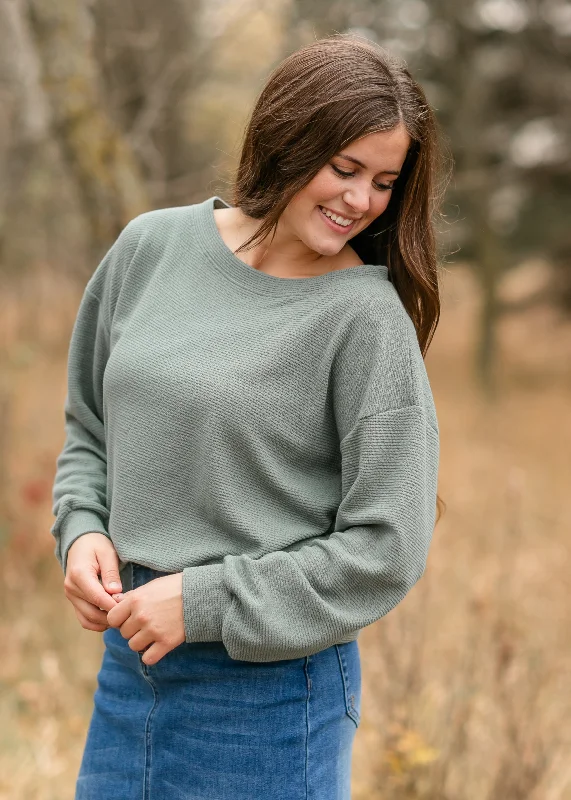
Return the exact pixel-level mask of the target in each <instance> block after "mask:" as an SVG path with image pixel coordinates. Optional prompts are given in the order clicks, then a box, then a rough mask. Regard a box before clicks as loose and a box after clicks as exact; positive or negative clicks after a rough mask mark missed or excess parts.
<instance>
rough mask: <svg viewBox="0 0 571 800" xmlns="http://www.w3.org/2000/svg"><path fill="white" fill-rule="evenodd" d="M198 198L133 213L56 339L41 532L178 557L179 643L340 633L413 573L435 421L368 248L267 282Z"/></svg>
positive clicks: (170, 559)
mask: <svg viewBox="0 0 571 800" xmlns="http://www.w3.org/2000/svg"><path fill="white" fill-rule="evenodd" d="M226 205H227V204H226V203H225V202H224V201H223V200H222V199H221V198H219V197H217V196H213V197H210V198H208V199H207V200H205V201H204V202H202V203H196V204H193V205H187V206H180V207H175V208H166V209H159V210H155V211H150V212H147V213H144V214H141V215H140V216H138V217H136V218H135V219H133V220H132V221H131V222H130V223H129V224H128V225H127V226H126V227H125V228H124V230H123V231H122V233H121V234H120V235H119V237H118V239H117V241H116V242H115V243H114V244H113V246H112V247H111V248H110V250H109V251H108V252H107V254H106V255H105V257H104V258H103V259H102V261H101V263H100V264H99V265H98V267H97V269H96V270H95V272H94V273H93V275H92V277H91V279H90V280H89V282H88V284H87V286H86V289H85V292H84V295H83V298H82V301H81V304H80V306H79V310H78V314H77V319H76V321H75V325H74V328H73V333H72V337H71V342H70V347H69V356H68V392H67V396H66V400H65V409H64V410H65V432H66V438H65V443H64V446H63V449H62V451H61V453H60V455H59V457H58V459H57V465H56V476H55V481H54V487H53V500H54V505H53V513H54V516H55V522H54V524H53V527H52V529H51V532H52V534H53V535H54V537H55V540H56V549H55V553H56V556H57V558H58V560H59V562H60V564H61V566H62V569H63V570H64V572H65V569H66V561H67V552H68V550H69V547H70V546H71V544H72V543H73V542H74V541H75V540H76V539H77V537H78V536H81V535H82V534H84V533H89V532H91V531H99V532H101V533H103V534H105V535H106V536H108V537H109V538H110V540H111V541H112V543H113V545H114V547H115V549H116V550H117V553H118V555H119V558H120V561H121V566H122V565H123V564H124V563H125V562H127V561H135V562H137V563H139V564H143V565H145V566H148V567H152V568H154V569H158V570H161V571H168V572H182V573H183V614H184V625H185V633H186V640H187V641H188V642H205V641H222V642H223V643H224V645H225V647H226V648H227V651H228V653H229V655H230V656H231V657H232V658H235V659H241V660H246V661H273V660H279V659H290V658H299V657H301V656H305V655H310V654H312V653H316V652H318V651H319V650H322V649H323V648H326V647H329V646H331V645H332V644H335V643H338V644H340V643H343V642H348V641H352V640H353V639H355V638H357V636H358V633H359V631H360V629H361V628H363V627H365V626H366V625H369V624H371V623H373V622H375V621H376V620H378V619H379V618H380V617H382V616H383V615H384V614H386V613H387V612H388V611H390V610H391V609H392V608H394V607H395V606H396V605H397V603H399V602H400V601H401V600H402V599H403V597H404V596H405V595H406V593H407V592H408V591H409V589H410V588H411V587H412V586H413V585H414V584H415V582H416V581H417V580H418V579H419V578H420V577H421V575H422V574H423V571H424V569H425V564H426V557H427V551H428V547H429V543H430V540H431V536H432V531H433V528H434V523H435V512H436V489H437V473H438V459H439V438H438V423H437V418H436V411H435V407H434V402H433V397H432V393H431V389H430V385H429V381H428V377H427V373H426V369H425V365H424V361H423V359H422V354H421V352H420V348H419V345H418V341H417V337H416V333H415V329H414V325H413V323H412V321H411V319H410V317H409V316H408V314H407V313H406V310H405V308H404V306H403V304H402V302H401V300H400V298H399V296H398V294H397V292H396V290H395V288H394V286H393V285H392V283H391V282H390V280H389V276H388V270H387V268H386V267H385V266H379V265H373V264H365V265H356V266H353V267H347V268H345V269H342V270H336V271H333V272H329V273H327V274H325V275H320V276H317V277H313V278H311V277H310V278H293V279H289V278H278V277H275V276H271V275H268V274H267V273H265V272H260V271H259V270H256V269H255V268H253V267H251V266H249V265H247V264H246V263H245V262H243V261H242V260H241V259H240V258H238V257H237V256H235V255H234V253H233V252H232V251H231V250H230V248H229V247H227V245H226V244H225V242H224V240H223V239H222V237H221V236H220V233H219V231H218V228H217V226H216V222H215V219H214V213H213V209H214V208H215V207H223V206H226Z"/></svg>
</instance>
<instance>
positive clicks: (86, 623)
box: [73, 606, 109, 633]
mask: <svg viewBox="0 0 571 800" xmlns="http://www.w3.org/2000/svg"><path fill="white" fill-rule="evenodd" d="M73 610H74V611H75V616H76V617H77V618H78V620H79V622H80V623H81V627H82V628H85V629H86V630H88V631H98V632H99V633H101V632H102V631H106V630H107V629H108V627H109V625H107V624H104V625H98V624H97V623H95V622H91V621H90V620H88V619H87V617H85V616H84V615H83V614H82V613H81V611H79V610H78V609H77V608H75V606H74V609H73Z"/></svg>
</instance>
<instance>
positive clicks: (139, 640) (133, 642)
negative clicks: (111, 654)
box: [121, 631, 153, 651]
mask: <svg viewBox="0 0 571 800" xmlns="http://www.w3.org/2000/svg"><path fill="white" fill-rule="evenodd" d="M121 634H123V631H121ZM125 638H127V637H125ZM152 643H153V637H152V636H151V634H149V633H147V632H145V631H138V632H137V633H136V634H135V635H134V636H131V638H130V639H129V642H128V644H129V647H130V648H131V650H137V651H140V650H144V649H145V647H148V646H149V645H151V644H152Z"/></svg>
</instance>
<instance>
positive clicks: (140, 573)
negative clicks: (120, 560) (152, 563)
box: [119, 561, 173, 592]
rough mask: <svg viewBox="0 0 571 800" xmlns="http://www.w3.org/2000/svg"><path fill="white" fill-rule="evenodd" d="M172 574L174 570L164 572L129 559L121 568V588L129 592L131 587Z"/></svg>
mask: <svg viewBox="0 0 571 800" xmlns="http://www.w3.org/2000/svg"><path fill="white" fill-rule="evenodd" d="M172 574H173V573H172V572H162V571H161V570H158V569H154V568H153V567H146V566H145V565H144V564H137V563H136V562H135V561H127V562H126V563H125V564H123V566H122V567H121V569H120V570H119V576H120V578H121V589H122V591H123V592H129V591H130V590H131V589H136V588H137V587H139V586H143V584H145V583H148V582H149V581H152V580H154V579H155V578H162V577H164V576H165V575H172Z"/></svg>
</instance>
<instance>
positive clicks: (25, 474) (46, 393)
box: [0, 266, 571, 800]
mask: <svg viewBox="0 0 571 800" xmlns="http://www.w3.org/2000/svg"><path fill="white" fill-rule="evenodd" d="M1 289H2V291H1V292H0V341H1V342H2V345H1V349H0V546H1V547H2V554H1V558H0V598H1V603H2V616H1V622H0V624H1V633H2V638H1V641H2V642H3V644H2V645H1V647H2V652H1V654H0V721H1V725H0V800H7V799H8V798H10V800H71V798H72V797H73V788H74V782H75V776H76V773H77V769H78V767H79V761H80V757H81V752H82V748H83V744H84V740H85V734H86V730H87V724H88V721H89V716H90V713H91V707H92V695H93V691H94V689H95V685H96V674H97V670H98V667H99V662H100V658H101V654H102V642H101V635H100V634H96V633H92V632H88V631H85V630H83V629H82V628H81V627H80V626H79V623H78V622H77V620H76V618H75V615H74V613H73V610H72V608H71V606H70V605H69V603H68V602H67V600H66V599H65V597H64V595H63V590H62V575H61V572H60V568H59V565H58V564H57V562H56V560H55V556H54V555H53V547H54V542H53V539H52V537H51V535H50V533H49V528H50V526H51V523H52V517H51V482H52V479H53V470H54V466H55V458H56V456H57V453H58V452H59V449H60V447H61V444H62V437H63V411H62V407H63V400H64V396H65V359H66V351H67V344H68V338H69V332H70V328H71V324H72V322H73V318H74V315H75V310H76V308H77V303H78V301H79V298H78V295H77V292H74V291H73V290H72V289H71V288H69V289H66V287H65V286H63V285H62V284H61V282H60V283H57V284H56V282H55V279H53V277H51V276H50V274H49V272H48V271H47V269H46V271H44V272H42V274H41V275H38V277H37V278H34V280H33V282H32V281H29V283H28V284H27V285H26V286H25V287H24V288H20V289H16V288H14V287H11V286H7V285H6V286H2V287H1ZM443 290H444V291H443V294H444V297H443V312H442V318H441V323H440V326H439V328H438V331H437V333H436V336H435V339H434V342H433V344H432V346H431V349H430V352H429V355H428V357H427V368H428V372H429V375H430V378H431V383H432V386H433V390H434V395H435V400H436V405H437V410H438V417H439V423H440V430H441V466H440V485H439V493H440V495H441V496H442V497H443V499H444V501H445V502H446V504H447V509H446V511H445V513H444V515H443V517H442V519H441V520H440V521H439V523H438V525H437V526H436V529H435V532H434V541H433V546H432V549H431V553H430V557H429V563H428V568H427V570H426V573H425V575H424V577H423V578H422V580H421V581H420V582H419V583H418V584H417V586H416V587H415V588H414V589H413V590H412V591H411V592H410V594H409V595H408V597H407V598H406V599H405V600H404V601H403V602H402V603H401V604H400V606H399V607H398V608H397V609H395V610H394V611H393V612H391V613H390V614H389V615H388V616H387V617H386V618H384V619H382V620H380V621H379V622H377V623H375V624H374V625H371V626H369V627H368V628H366V629H365V630H364V631H363V632H362V633H361V636H360V638H359V646H360V652H361V662H362V670H363V697H362V722H361V725H360V727H359V729H358V732H357V737H356V740H355V751H354V761H353V765H354V766H353V798H354V800H409V799H410V800H412V799H413V798H414V800H567V799H568V798H571V757H570V752H571V750H570V744H571V725H570V723H569V720H570V719H571V713H570V712H571V692H570V691H569V685H568V683H567V685H565V683H564V677H565V676H566V675H569V674H570V673H571V626H570V622H571V605H570V604H569V602H568V591H569V590H568V586H569V580H568V575H569V531H570V528H571V500H570V493H569V487H570V477H571V424H570V413H569V410H570V408H571V321H565V320H563V319H561V318H560V317H559V316H558V314H557V313H556V312H554V311H553V310H550V309H548V308H545V307H544V308H537V309H536V310H534V311H527V312H525V314H521V315H517V316H516V315H514V316H513V317H510V318H506V319H505V320H504V321H503V322H502V323H501V326H500V329H499V332H498V333H499V358H498V368H497V385H498V395H497V398H496V399H495V400H494V401H493V402H490V401H487V400H485V399H484V398H483V397H482V395H481V393H480V391H479V390H478V388H477V385H476V383H475V380H474V375H473V351H474V345H475V338H476V320H477V314H478V308H479V294H478V290H477V285H476V284H475V282H474V280H473V277H472V275H471V273H470V271H469V270H468V269H466V268H464V267H462V266H455V267H450V268H449V269H448V271H447V272H446V274H445V275H444V279H443ZM117 800H121V798H117Z"/></svg>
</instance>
